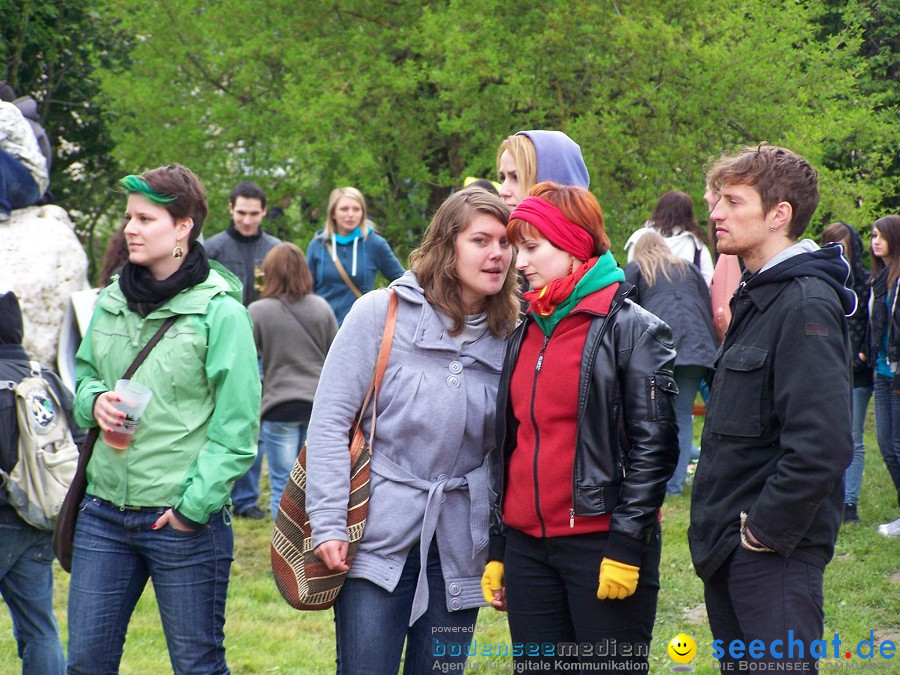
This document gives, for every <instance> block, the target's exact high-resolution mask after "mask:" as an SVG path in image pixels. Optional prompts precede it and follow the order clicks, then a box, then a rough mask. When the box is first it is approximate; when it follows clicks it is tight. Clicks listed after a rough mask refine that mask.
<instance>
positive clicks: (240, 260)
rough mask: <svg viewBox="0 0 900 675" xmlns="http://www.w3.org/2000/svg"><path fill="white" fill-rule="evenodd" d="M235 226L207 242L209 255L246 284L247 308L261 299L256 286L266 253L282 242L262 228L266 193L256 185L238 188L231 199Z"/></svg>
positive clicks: (244, 185) (247, 183) (232, 218)
mask: <svg viewBox="0 0 900 675" xmlns="http://www.w3.org/2000/svg"><path fill="white" fill-rule="evenodd" d="M228 211H229V213H231V224H230V225H229V226H228V229H227V230H225V231H224V232H220V233H219V234H217V235H214V236H212V237H210V238H209V239H207V240H206V242H204V244H203V247H204V248H205V249H206V254H207V255H208V256H209V257H210V258H212V259H213V260H217V261H219V262H220V263H222V264H223V265H224V266H225V267H227V268H228V270H229V271H230V272H232V273H234V275H235V276H236V277H237V278H238V279H240V280H241V283H242V284H243V285H244V307H246V306H247V305H249V304H250V303H251V302H253V301H254V300H256V299H257V298H259V289H258V288H257V287H256V284H257V278H258V277H260V266H261V265H262V261H263V258H265V257H266V254H267V253H268V252H269V251H271V250H272V249H273V248H275V246H276V245H278V244H280V243H281V240H280V239H278V238H277V237H273V236H272V235H270V234H266V233H265V232H263V230H262V227H261V226H260V225H261V223H262V220H263V218H264V217H265V215H266V193H265V192H263V190H262V188H261V187H259V185H257V184H256V183H249V182H242V183H238V184H237V185H235V187H234V189H233V190H232V191H231V195H230V196H229V198H228Z"/></svg>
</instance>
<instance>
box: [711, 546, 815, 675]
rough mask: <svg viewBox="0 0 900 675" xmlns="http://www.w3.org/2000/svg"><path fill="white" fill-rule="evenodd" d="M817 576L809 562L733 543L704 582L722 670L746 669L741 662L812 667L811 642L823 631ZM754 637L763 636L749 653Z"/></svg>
mask: <svg viewBox="0 0 900 675" xmlns="http://www.w3.org/2000/svg"><path fill="white" fill-rule="evenodd" d="M822 576H823V571H822V570H821V569H819V568H818V567H816V566H814V565H810V564H808V563H805V562H801V561H799V560H795V559H793V558H783V557H782V556H780V555H778V554H777V553H754V552H753V551H748V550H747V549H745V548H743V547H741V546H738V547H737V548H736V549H735V550H734V553H732V554H731V556H730V557H729V558H728V560H726V561H725V563H724V564H723V565H722V567H721V568H720V569H719V570H718V571H717V572H716V573H715V574H714V575H713V576H712V577H711V578H710V580H709V581H707V582H706V583H705V584H704V591H705V595H706V611H707V613H708V614H709V626H710V628H711V629H712V634H713V640H714V641H716V640H721V643H719V644H718V645H717V644H715V642H714V644H713V647H714V653H715V648H716V647H718V648H719V649H720V650H721V651H723V652H724V654H723V655H722V657H721V658H719V663H720V665H721V670H722V671H723V672H740V671H741V670H743V671H745V672H748V671H747V669H746V665H745V666H744V668H741V664H742V663H744V664H750V663H754V664H761V663H773V664H778V663H782V664H783V663H792V664H794V665H793V669H792V671H791V672H801V673H802V672H810V673H812V672H815V671H816V661H817V660H818V659H817V658H816V657H815V656H812V655H811V654H810V645H812V642H813V641H814V640H821V639H822V631H823V630H824V620H825V612H824V610H823V608H822V606H823V603H824V596H823V593H822ZM735 640H739V641H741V643H743V646H744V649H743V650H741V649H740V648H739V647H740V646H739V645H738V648H737V649H736V650H735V651H734V656H732V651H731V649H730V647H731V643H732V642H733V641H735ZM754 640H760V641H762V648H761V649H760V645H759V644H758V643H757V648H756V649H755V653H750V652H749V651H748V647H749V646H750V643H751V642H753V641H754ZM777 641H780V642H777ZM773 643H774V645H773ZM829 650H830V647H829ZM779 654H780V656H779ZM754 657H756V658H754Z"/></svg>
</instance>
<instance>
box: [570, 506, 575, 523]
mask: <svg viewBox="0 0 900 675" xmlns="http://www.w3.org/2000/svg"><path fill="white" fill-rule="evenodd" d="M569 527H575V509H569Z"/></svg>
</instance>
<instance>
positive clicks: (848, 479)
mask: <svg viewBox="0 0 900 675" xmlns="http://www.w3.org/2000/svg"><path fill="white" fill-rule="evenodd" d="M871 398H872V387H871V386H868V387H854V388H853V461H852V462H851V463H850V466H848V467H847V471H846V472H844V503H845V504H859V486H860V485H862V477H863V463H864V461H865V459H866V446H865V445H864V444H863V431H864V430H865V427H866V409H867V408H868V407H869V399H871Z"/></svg>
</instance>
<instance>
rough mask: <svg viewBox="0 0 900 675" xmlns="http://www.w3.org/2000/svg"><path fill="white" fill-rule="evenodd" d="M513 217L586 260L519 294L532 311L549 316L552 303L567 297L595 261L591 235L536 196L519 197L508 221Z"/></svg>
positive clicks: (553, 305) (553, 306) (552, 307)
mask: <svg viewBox="0 0 900 675" xmlns="http://www.w3.org/2000/svg"><path fill="white" fill-rule="evenodd" d="M513 218H519V219H520V220H524V221H525V222H527V223H531V224H532V225H533V226H534V227H535V228H536V229H537V230H538V232H540V233H541V234H542V235H544V236H545V237H546V238H547V239H548V240H549V241H550V242H551V243H552V244H553V245H554V246H556V247H557V248H559V249H562V250H563V251H565V252H566V253H571V254H572V255H573V256H575V257H576V258H578V260H581V261H583V262H585V263H586V264H584V265H581V267H579V268H578V269H577V270H575V271H574V272H572V273H571V274H568V275H566V276H564V277H562V278H560V279H554V280H553V281H551V282H550V283H548V284H547V285H546V286H544V287H543V288H542V289H540V290H539V291H527V292H525V293H524V294H523V297H524V298H525V299H526V300H527V301H528V302H529V304H530V305H531V311H532V312H533V313H534V314H537V315H539V316H544V317H546V316H550V315H551V314H552V313H553V310H554V309H555V308H556V306H557V305H558V304H559V303H561V302H562V301H563V300H565V299H566V298H568V297H569V295H570V294H571V293H572V289H573V288H575V285H576V284H577V283H578V282H579V281H581V279H582V277H583V276H584V275H585V274H587V272H588V270H589V269H590V268H591V267H593V265H594V263H595V262H597V258H596V256H595V254H594V248H595V243H594V238H593V237H592V236H591V235H590V234H589V233H588V232H587V231H586V230H584V229H583V228H581V227H578V225H576V224H575V223H573V222H572V221H571V220H569V219H568V218H566V216H565V214H563V212H562V211H560V210H559V209H558V208H556V207H555V206H554V205H553V204H551V203H550V202H548V201H547V200H546V199H541V198H540V197H526V198H525V199H523V200H522V201H521V202H520V203H519V205H518V206H517V207H516V208H515V210H514V211H513V212H512V215H510V217H509V219H510V220H512V219H513Z"/></svg>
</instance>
